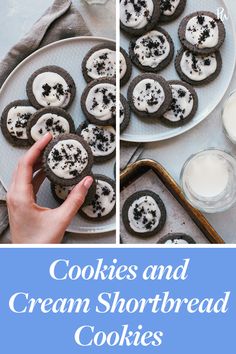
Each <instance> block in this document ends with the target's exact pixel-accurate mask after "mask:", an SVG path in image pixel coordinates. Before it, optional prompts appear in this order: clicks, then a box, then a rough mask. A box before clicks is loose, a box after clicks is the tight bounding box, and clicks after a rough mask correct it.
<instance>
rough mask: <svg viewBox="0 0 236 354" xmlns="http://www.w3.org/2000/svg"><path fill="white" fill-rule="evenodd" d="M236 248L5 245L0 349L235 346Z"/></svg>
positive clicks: (61, 353)
mask: <svg viewBox="0 0 236 354" xmlns="http://www.w3.org/2000/svg"><path fill="white" fill-rule="evenodd" d="M235 268H236V250H235V249H121V248H105V249H101V248H100V249H99V248H98V249H88V248H76V249H61V248H58V249H40V248H39V249H11V248H7V249H0V277H1V278H0V328H1V331H0V336H1V340H0V352H1V353H4V354H13V353H16V352H17V353H24V354H32V353H34V354H37V353H40V354H42V353H49V352H52V353H57V354H65V353H67V354H74V353H78V352H79V353H94V354H96V353H101V352H103V351H104V353H110V351H111V352H113V353H122V354H124V353H143V352H144V351H145V353H161V354H171V353H181V354H189V353H191V354H195V353H196V354H199V353H203V354H204V353H214V354H218V353H219V354H222V353H227V354H231V353H234V352H235V343H234V338H235V319H236V305H235V304H236V298H235V291H236V282H235Z"/></svg>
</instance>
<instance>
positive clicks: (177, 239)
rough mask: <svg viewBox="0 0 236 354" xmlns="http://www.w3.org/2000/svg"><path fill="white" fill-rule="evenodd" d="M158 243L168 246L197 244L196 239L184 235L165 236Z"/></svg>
mask: <svg viewBox="0 0 236 354" xmlns="http://www.w3.org/2000/svg"><path fill="white" fill-rule="evenodd" d="M157 243H162V244H166V245H171V244H172V245H179V244H182V245H186V244H194V243H196V242H195V241H194V239H193V238H192V237H190V236H188V235H186V234H183V233H173V234H168V235H166V236H163V237H162V238H161V239H160V240H159V241H158V242H157Z"/></svg>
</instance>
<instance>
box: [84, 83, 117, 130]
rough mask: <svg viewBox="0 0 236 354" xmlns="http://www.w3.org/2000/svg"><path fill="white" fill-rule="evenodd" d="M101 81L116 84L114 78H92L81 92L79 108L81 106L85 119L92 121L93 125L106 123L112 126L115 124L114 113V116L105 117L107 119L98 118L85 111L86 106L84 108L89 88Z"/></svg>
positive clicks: (104, 124)
mask: <svg viewBox="0 0 236 354" xmlns="http://www.w3.org/2000/svg"><path fill="white" fill-rule="evenodd" d="M102 83H108V84H113V85H114V86H116V80H115V79H112V78H102V79H97V80H94V81H91V82H90V83H89V84H88V85H87V86H86V88H85V90H84V91H83V93H82V96H81V108H82V111H83V113H84V115H85V116H86V118H87V120H88V121H89V122H90V123H93V124H95V125H101V126H106V125H112V126H115V124H116V117H115V116H116V114H114V117H112V118H110V119H107V120H99V119H97V118H96V117H95V116H93V115H92V114H90V113H89V112H88V111H87V108H86V104H85V102H86V98H87V95H88V93H89V91H90V90H91V88H92V87H93V86H96V85H98V84H102Z"/></svg>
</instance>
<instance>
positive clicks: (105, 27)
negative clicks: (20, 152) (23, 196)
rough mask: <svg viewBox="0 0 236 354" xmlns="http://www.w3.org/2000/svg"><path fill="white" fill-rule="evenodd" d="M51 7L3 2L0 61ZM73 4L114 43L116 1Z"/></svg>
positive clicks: (109, 236)
mask: <svg viewBox="0 0 236 354" xmlns="http://www.w3.org/2000/svg"><path fill="white" fill-rule="evenodd" d="M52 3H53V0H40V1H37V0H0V23H1V28H2V30H1V31H0V60H1V59H2V58H3V57H4V56H5V54H6V53H7V52H8V50H9V49H10V48H11V47H12V46H13V45H14V44H15V43H16V42H17V41H18V40H19V39H20V38H21V37H23V36H24V34H25V33H26V32H27V31H28V30H30V28H31V26H32V25H33V23H34V22H35V21H36V20H37V19H38V18H39V17H40V16H41V15H42V14H43V13H44V11H45V10H46V9H47V8H48V7H49V6H50V5H51V4H52ZM73 3H74V5H75V6H76V7H77V8H78V9H79V10H80V12H81V14H82V16H83V17H84V19H85V22H86V23H87V25H88V28H89V29H90V31H91V33H92V34H93V35H95V36H98V37H108V38H111V39H115V26H116V23H115V3H116V1H115V0H108V2H107V3H106V4H105V5H88V4H87V3H86V2H85V1H84V0H74V1H73ZM3 29H4V30H3ZM9 237H10V236H9V233H7V234H6V235H5V236H4V237H3V239H2V240H0V242H7V239H8V238H9ZM64 242H65V243H80V244H81V243H82V244H95V243H99V244H109V243H114V242H115V231H114V232H108V233H105V234H95V235H75V234H71V233H67V234H66V237H65V239H64Z"/></svg>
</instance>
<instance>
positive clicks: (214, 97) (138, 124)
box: [121, 0, 236, 142]
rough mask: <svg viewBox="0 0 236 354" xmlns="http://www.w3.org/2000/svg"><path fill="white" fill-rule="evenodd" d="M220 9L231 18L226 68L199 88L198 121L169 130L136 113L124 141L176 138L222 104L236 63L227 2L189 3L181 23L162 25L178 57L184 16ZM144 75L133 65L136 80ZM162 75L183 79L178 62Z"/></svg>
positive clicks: (203, 0)
mask: <svg viewBox="0 0 236 354" xmlns="http://www.w3.org/2000/svg"><path fill="white" fill-rule="evenodd" d="M219 8H224V13H225V14H227V16H228V19H227V20H225V21H224V24H225V27H226V41H225V43H224V44H223V46H222V48H221V50H220V51H221V55H222V60H223V68H222V71H221V74H220V76H219V77H218V78H217V79H216V80H215V81H213V82H212V83H210V84H209V85H206V86H203V87H201V88H197V89H196V91H197V94H198V97H199V108H198V112H197V114H196V115H195V117H194V119H193V120H191V121H190V122H189V123H188V124H186V125H185V126H183V127H178V128H169V127H165V126H164V125H162V124H161V123H157V122H156V121H154V120H150V121H148V122H145V120H144V119H140V118H138V117H137V116H136V115H135V114H132V116H131V123H130V125H129V127H128V128H127V129H126V130H125V132H124V133H123V134H122V135H121V140H124V141H132V142H151V141H161V140H166V139H169V138H172V137H175V136H177V135H180V134H183V133H184V132H186V131H188V130H190V129H191V128H193V127H195V126H196V125H197V124H199V123H200V122H201V121H202V120H203V119H205V118H206V117H207V116H208V115H209V114H210V113H211V112H212V111H213V110H214V109H215V107H216V106H217V105H218V104H219V102H220V101H221V99H222V98H223V96H224V94H225V92H226V90H227V88H228V86H229V84H230V81H231V79H232V76H233V72H234V68H235V61H236V37H235V32H234V25H233V22H232V19H231V17H230V14H229V12H228V11H227V6H226V4H225V2H224V1H223V0H207V1H206V0H197V1H195V0H187V6H186V9H185V11H184V13H183V14H182V15H181V16H180V17H179V18H178V19H177V20H175V21H174V22H172V23H170V24H168V25H163V26H162V25H161V26H162V27H163V28H164V29H166V30H167V32H168V33H169V34H170V35H171V37H172V39H173V41H174V44H175V55H176V53H177V51H178V50H179V49H180V48H181V44H180V41H179V38H178V26H179V23H180V21H181V19H182V18H183V17H184V16H186V15H188V14H190V13H192V12H194V11H198V10H208V11H212V12H214V13H217V9H219ZM121 46H122V47H123V48H124V49H126V50H127V51H128V47H129V40H128V37H126V36H125V35H124V34H121ZM140 73H141V71H140V70H139V69H137V68H136V67H135V66H133V73H132V78H134V77H135V76H137V75H138V74H140ZM160 75H162V76H164V78H165V79H167V80H175V79H179V77H178V75H177V73H176V71H175V67H174V59H173V61H172V62H171V64H170V65H169V66H168V67H167V68H166V69H164V70H163V71H161V72H160ZM132 78H131V79H132ZM127 88H128V84H127V85H126V86H125V87H124V88H122V90H121V92H122V93H123V94H124V95H125V97H126V92H127Z"/></svg>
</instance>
